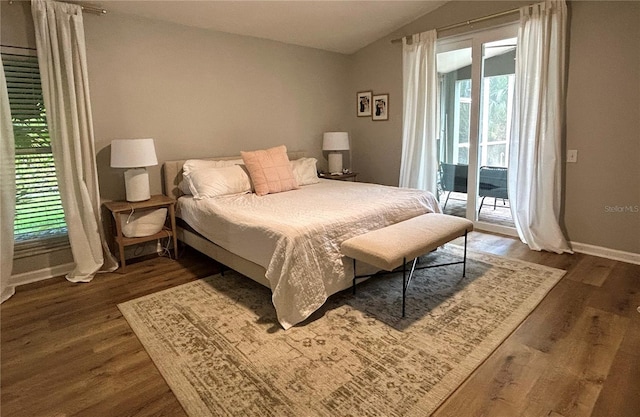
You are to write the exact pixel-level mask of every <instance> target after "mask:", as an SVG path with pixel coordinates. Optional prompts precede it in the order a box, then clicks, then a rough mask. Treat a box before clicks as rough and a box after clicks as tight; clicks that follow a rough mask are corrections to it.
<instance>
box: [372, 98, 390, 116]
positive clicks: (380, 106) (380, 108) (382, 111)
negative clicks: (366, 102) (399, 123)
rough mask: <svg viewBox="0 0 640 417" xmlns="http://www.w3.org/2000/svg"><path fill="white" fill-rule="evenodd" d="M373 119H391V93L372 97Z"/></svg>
mask: <svg viewBox="0 0 640 417" xmlns="http://www.w3.org/2000/svg"><path fill="white" fill-rule="evenodd" d="M371 119H372V120H375V121H378V120H389V94H376V95H374V96H373V97H372V98H371Z"/></svg>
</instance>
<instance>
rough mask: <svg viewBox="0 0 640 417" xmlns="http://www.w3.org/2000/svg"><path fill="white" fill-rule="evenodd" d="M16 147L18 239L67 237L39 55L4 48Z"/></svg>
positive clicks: (16, 227)
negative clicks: (10, 52)
mask: <svg viewBox="0 0 640 417" xmlns="http://www.w3.org/2000/svg"><path fill="white" fill-rule="evenodd" d="M2 63H3V65H4V71H5V75H6V79H7V89H8V92H9V106H10V107H11V118H12V121H13V132H14V136H15V148H16V155H15V158H16V159H15V161H16V216H15V221H14V238H15V241H16V244H17V245H19V244H20V243H30V242H34V241H42V240H49V239H51V240H57V241H59V240H60V237H66V235H67V225H66V223H65V221H64V212H63V209H62V204H61V202H60V193H59V192H58V181H57V179H56V173H55V164H54V161H53V154H52V152H51V142H50V139H49V130H48V128H47V120H46V117H45V108H44V100H43V97H42V85H41V82H40V71H39V68H38V59H37V57H35V56H24V55H17V54H8V53H4V52H3V53H2Z"/></svg>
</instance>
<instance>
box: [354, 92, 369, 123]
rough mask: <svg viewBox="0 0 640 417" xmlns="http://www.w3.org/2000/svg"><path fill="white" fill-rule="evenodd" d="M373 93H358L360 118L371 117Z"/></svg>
mask: <svg viewBox="0 0 640 417" xmlns="http://www.w3.org/2000/svg"><path fill="white" fill-rule="evenodd" d="M371 94H372V93H371V91H360V92H359V93H358V101H357V103H356V104H357V106H358V113H357V114H358V117H371Z"/></svg>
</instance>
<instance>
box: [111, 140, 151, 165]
mask: <svg viewBox="0 0 640 417" xmlns="http://www.w3.org/2000/svg"><path fill="white" fill-rule="evenodd" d="M153 165H158V158H157V157H156V147H155V145H154V142H153V139H116V140H113V141H111V167H112V168H140V167H150V166H153Z"/></svg>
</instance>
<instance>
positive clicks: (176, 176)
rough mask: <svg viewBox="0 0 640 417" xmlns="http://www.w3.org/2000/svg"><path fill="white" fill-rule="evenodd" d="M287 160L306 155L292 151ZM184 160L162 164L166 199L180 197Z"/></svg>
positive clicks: (228, 157)
mask: <svg viewBox="0 0 640 417" xmlns="http://www.w3.org/2000/svg"><path fill="white" fill-rule="evenodd" d="M287 155H288V156H289V159H291V160H293V159H299V158H303V157H304V156H305V155H306V152H304V151H294V152H287ZM240 158H241V156H239V155H238V156H221V157H211V158H189V159H204V160H207V161H224V160H231V159H240ZM186 161H187V160H186V159H180V160H176V161H165V162H164V163H163V164H162V176H163V178H162V185H163V187H164V190H163V191H164V193H165V195H167V196H168V197H171V198H173V199H174V200H175V199H177V198H178V197H180V196H181V195H182V191H180V188H179V187H178V185H179V184H180V182H181V181H182V166H183V165H184V163H185V162H186Z"/></svg>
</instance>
